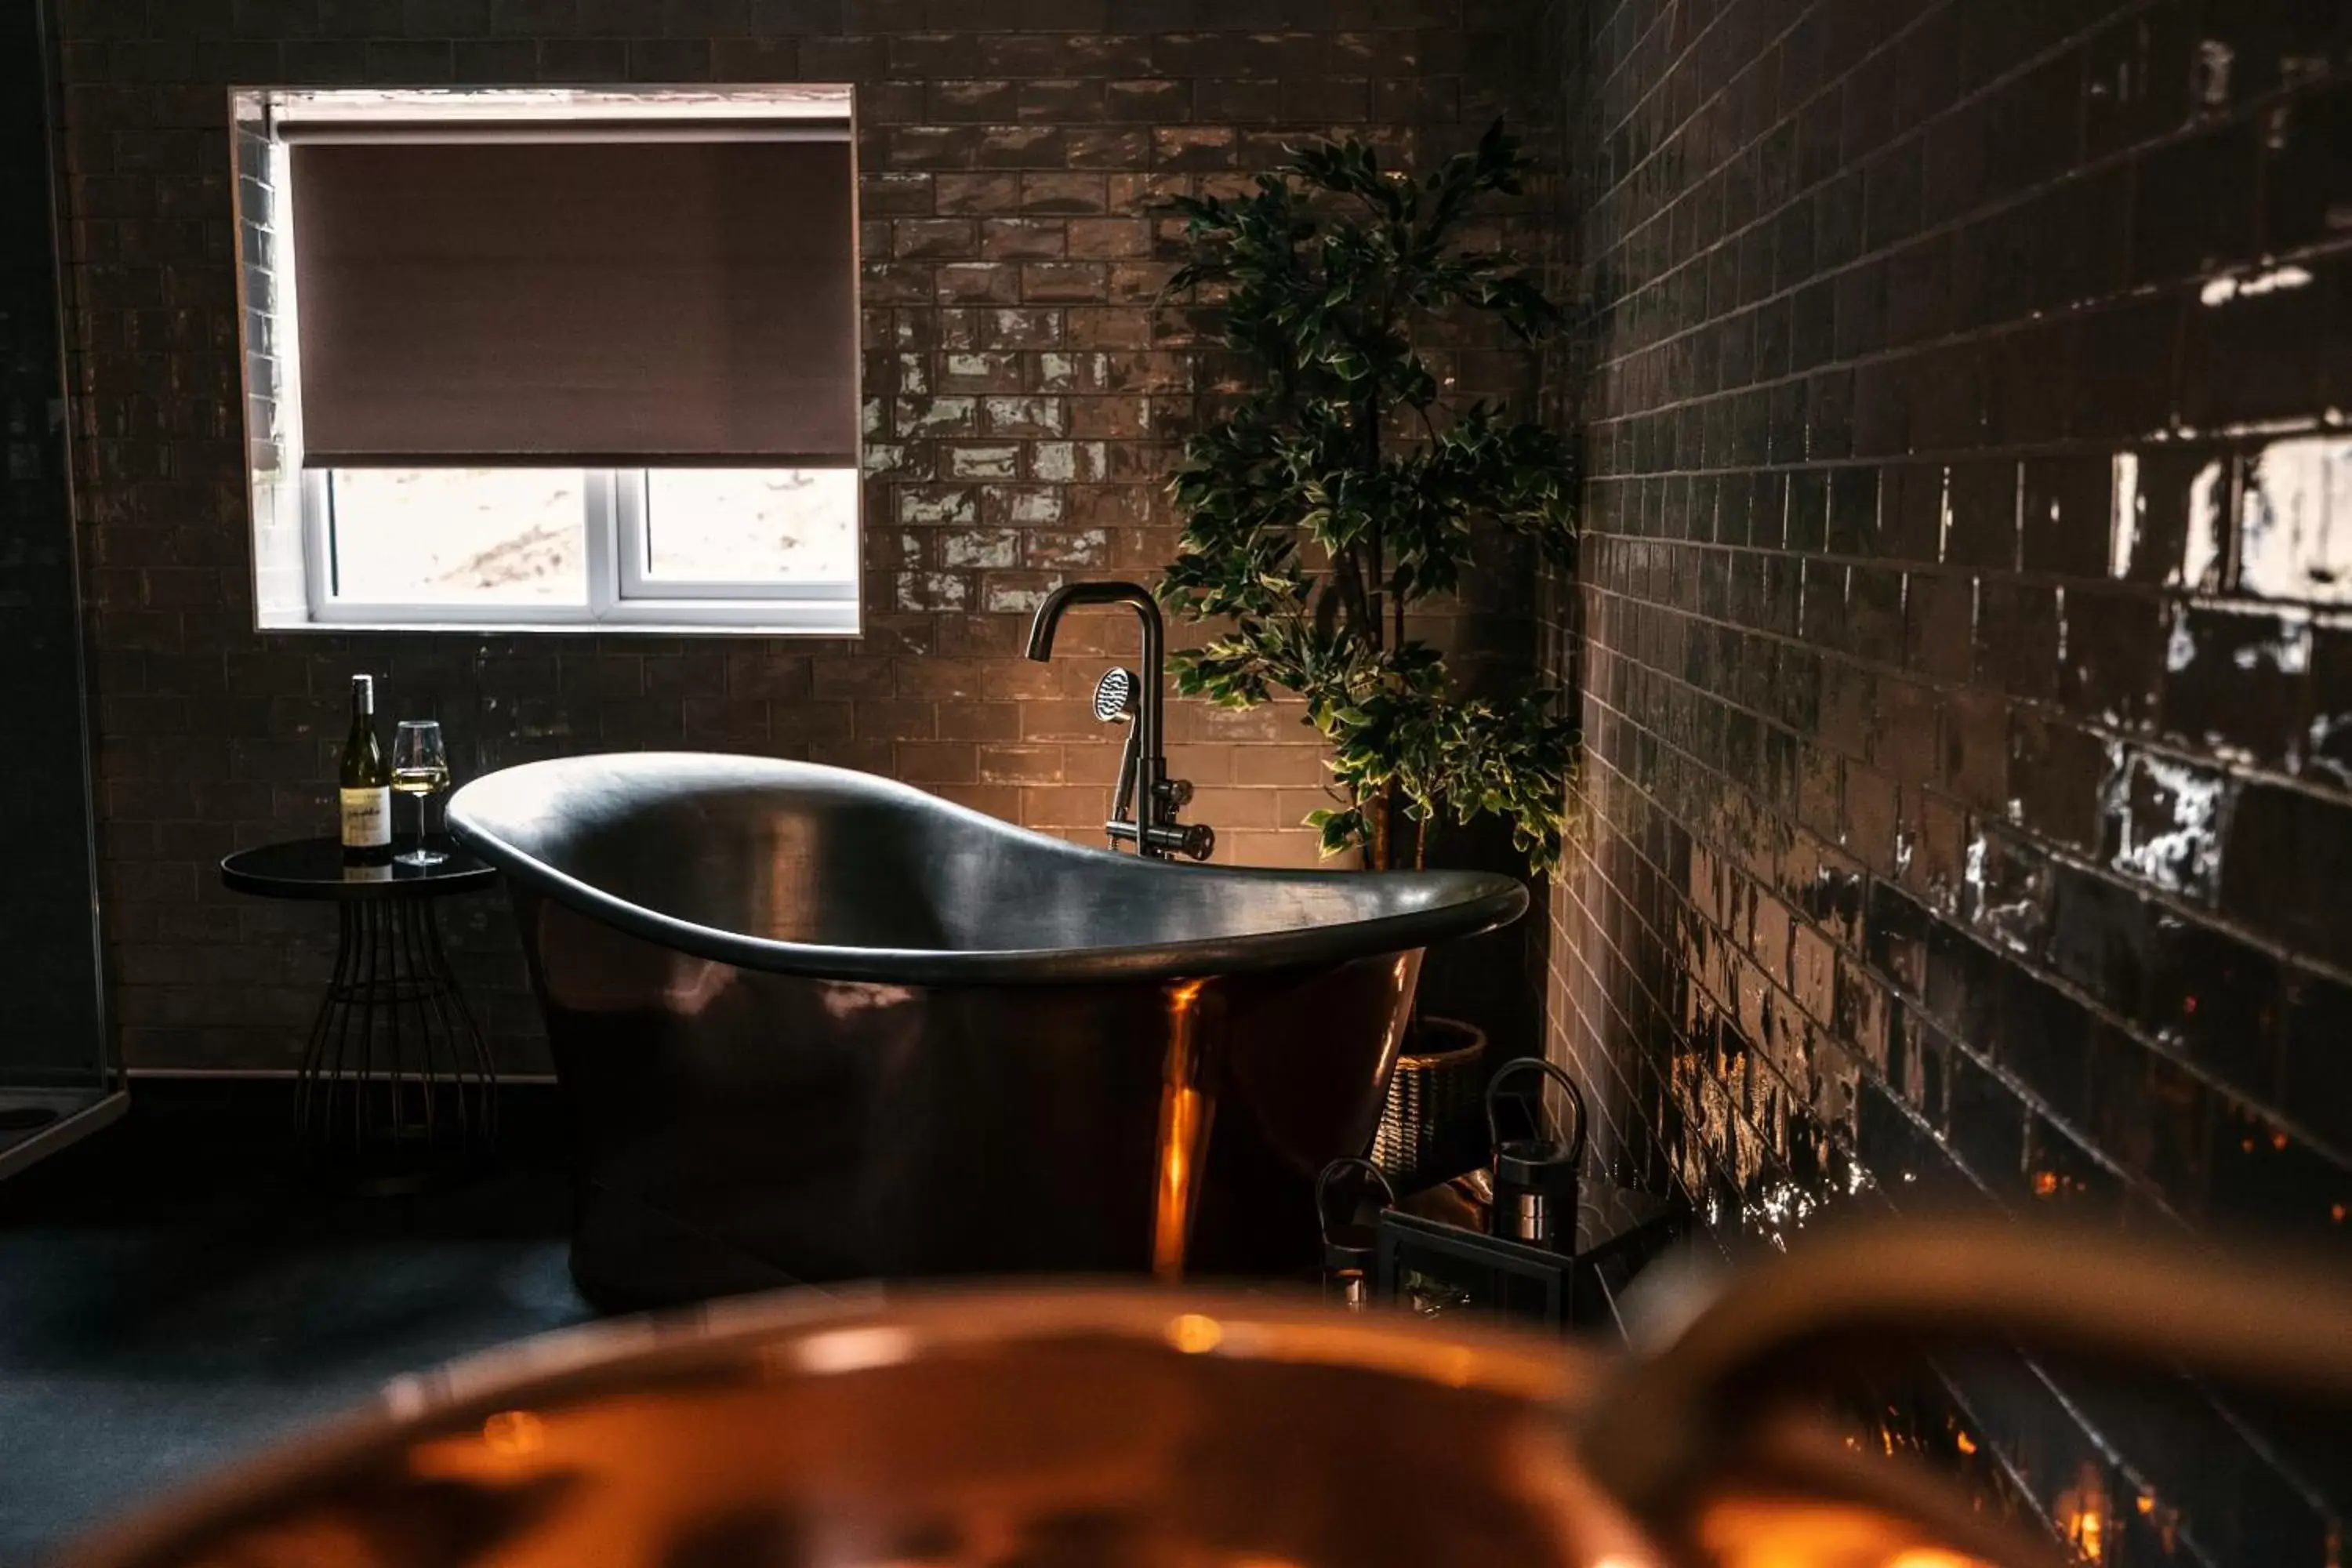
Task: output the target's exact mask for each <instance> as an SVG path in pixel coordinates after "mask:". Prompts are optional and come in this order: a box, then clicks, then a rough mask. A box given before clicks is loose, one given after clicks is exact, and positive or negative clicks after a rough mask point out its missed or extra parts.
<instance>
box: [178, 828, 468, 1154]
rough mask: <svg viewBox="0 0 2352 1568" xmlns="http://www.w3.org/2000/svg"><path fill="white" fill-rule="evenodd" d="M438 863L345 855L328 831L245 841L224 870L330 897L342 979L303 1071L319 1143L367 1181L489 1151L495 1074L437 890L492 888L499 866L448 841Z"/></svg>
mask: <svg viewBox="0 0 2352 1568" xmlns="http://www.w3.org/2000/svg"><path fill="white" fill-rule="evenodd" d="M433 847H435V848H436V849H438V850H440V851H441V852H442V854H444V855H445V856H446V857H447V858H446V859H444V860H442V861H441V862H440V863H439V864H437V865H434V866H404V865H401V864H399V863H397V862H394V863H393V864H391V865H386V866H347V865H345V864H344V863H343V850H342V846H341V844H340V843H339V842H337V841H336V840H335V839H332V838H302V839H297V840H295V841H294V842H292V843H288V844H270V845H265V846H263V847H260V848H257V849H240V850H238V851H237V852H236V854H234V855H231V856H229V857H228V858H226V859H224V860H223V861H222V862H221V868H220V869H221V881H222V883H223V884H224V885H226V887H228V888H229V889H232V890H234V891H236V892H240V893H251V894H253V895H255V896H256V897H258V898H265V899H303V900H331V901H332V902H333V903H334V905H335V908H336V914H337V917H338V919H339V921H340V924H341V941H340V942H339V943H338V945H337V947H336V950H335V973H334V977H333V978H332V979H331V980H330V981H329V982H328V983H327V994H326V997H325V999H324V1000H323V1001H321V1002H320V1005H319V1013H318V1017H317V1018H316V1020H314V1021H313V1022H312V1024H311V1026H310V1044H309V1047H308V1048H307V1049H306V1050H305V1051H304V1052H303V1056H302V1068H301V1071H300V1073H299V1075H298V1076H297V1079H296V1083H295V1100H294V1104H295V1110H294V1115H295V1123H296V1127H297V1129H298V1131H299V1133H300V1135H301V1137H302V1139H303V1141H304V1142H305V1143H306V1144H307V1145H308V1146H309V1147H310V1151H311V1152H313V1153H315V1154H317V1155H319V1156H320V1157H321V1158H323V1159H324V1160H325V1161H327V1162H328V1163H331V1164H332V1165H334V1166H336V1167H338V1168H342V1169H347V1170H349V1171H351V1172H352V1173H353V1174H354V1175H356V1176H358V1177H360V1178H361V1179H362V1180H363V1181H366V1182H369V1183H372V1184H385V1185H399V1184H405V1183H408V1182H411V1181H414V1180H416V1179H419V1178H422V1177H425V1176H427V1175H430V1174H432V1173H436V1172H437V1171H439V1170H443V1169H446V1168H448V1167H450V1166H452V1165H455V1164H457V1163H462V1162H466V1161H470V1160H473V1159H477V1158H479V1157H480V1156H482V1155H485V1154H487V1153H488V1152H489V1149H490V1146H491V1143H492V1142H493V1141H494V1140H495V1138H496V1136H497V1131H498V1074H497V1072H496V1070H495V1068H493V1067H492V1066H491V1063H490V1052H489V1047H488V1045H487V1044H486V1043H485V1042H484V1040H483V1038H482V1030H481V1026H480V1025H478V1024H477V1023H476V1022H475V1021H474V1014H473V1010H472V1009H471V1008H469V1007H468V1006H467V1005H466V997H465V994H464V993H463V992H461V991H460V990H459V989H458V988H457V976H456V974H454V973H451V971H450V968H449V959H448V955H447V954H446V952H443V951H442V947H441V927H440V924H439V922H438V921H436V919H435V918H434V907H435V903H436V900H439V899H442V898H445V897H446V896H448V895H449V894H452V893H474V892H480V891H482V890H484V889H488V888H490V887H492V886H494V885H495V884H496V883H497V881H498V875H499V874H498V870H497V868H494V867H491V866H488V865H485V864H484V863H483V862H481V861H479V860H477V859H475V858H473V857H472V856H470V855H468V854H467V853H465V852H464V851H463V850H461V849H458V848H457V847H456V846H455V845H454V844H452V843H450V842H449V841H448V840H446V839H442V838H436V839H435V840H434V843H433Z"/></svg>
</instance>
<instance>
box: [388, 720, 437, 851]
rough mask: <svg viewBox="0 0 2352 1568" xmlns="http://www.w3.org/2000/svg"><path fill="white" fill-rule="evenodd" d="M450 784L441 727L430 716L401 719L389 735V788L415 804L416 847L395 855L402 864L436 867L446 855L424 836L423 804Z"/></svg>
mask: <svg viewBox="0 0 2352 1568" xmlns="http://www.w3.org/2000/svg"><path fill="white" fill-rule="evenodd" d="M448 787H449V753H448V752H447V751H446V750H445V749H444V747H443V746H442V743H441V726H440V725H439V724H437V723H436V722H435V721H432V720H430V719H403V720H402V721H400V728H399V729H398V730H396V731H394V732H393V737H392V789H393V793H394V795H406V796H408V797H409V798H410V799H411V800H414V801H415V803H416V847H415V848H414V849H410V850H408V851H406V852H404V853H403V854H401V855H400V856H398V857H396V858H397V859H398V860H399V861H400V863H401V864H402V865H404V866H438V865H439V864H441V862H442V861H444V860H446V859H447V858H448V857H447V856H446V855H444V854H442V853H441V852H440V851H439V850H437V849H435V848H433V847H431V846H430V845H429V844H428V843H426V841H425V801H427V800H428V799H430V798H431V797H432V796H434V795H439V794H440V793H441V792H442V791H443V790H445V789H447V788H448Z"/></svg>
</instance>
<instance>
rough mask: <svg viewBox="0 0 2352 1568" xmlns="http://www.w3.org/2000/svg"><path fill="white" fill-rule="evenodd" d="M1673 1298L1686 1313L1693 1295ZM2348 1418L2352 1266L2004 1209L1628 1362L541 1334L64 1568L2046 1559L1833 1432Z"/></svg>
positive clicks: (1812, 1244)
mask: <svg viewBox="0 0 2352 1568" xmlns="http://www.w3.org/2000/svg"><path fill="white" fill-rule="evenodd" d="M1685 1304H1686V1305H1696V1304H1697V1303H1696V1298H1689V1299H1686V1301H1685ZM1971 1345H1974V1346H1977V1347H1986V1346H2001V1347H2011V1348H2022V1349H2027V1350H2030V1351H2031V1352H2033V1353H2035V1354H2036V1355H2037V1356H2038V1355H2041V1354H2043V1353H2050V1354H2054V1355H2059V1356H2063V1357H2067V1358H2071V1359H2072V1360H2074V1362H2075V1363H2079V1364H2083V1365H2085V1366H2096V1367H2103V1368H2105V1369H2106V1370H2108V1371H2110V1372H2120V1373H2126V1374H2127V1375H2130V1376H2132V1377H2135V1378H2137V1379H2140V1380H2142V1381H2146V1380H2148V1379H2154V1378H2171V1377H2175V1376H2178V1375H2180V1374H2182V1373H2186V1374H2189V1375H2190V1376H2193V1377H2196V1378H2198V1379H2200V1380H2202V1381H2203V1382H2205V1383H2207V1384H2210V1385H2213V1386H2217V1387H2229V1388H2237V1389H2242V1390H2247V1391H2268V1392H2269V1393H2271V1394H2284V1395H2287V1396H2289V1397H2291V1398H2292V1399H2293V1400H2294V1401H2295V1402H2296V1403H2297V1404H2299V1405H2302V1406H2304V1407H2305V1408H2307V1409H2311V1410H2315V1411H2324V1412H2326V1413H2329V1415H2330V1418H2334V1415H2335V1413H2340V1412H2342V1411H2345V1410H2352V1275H2347V1274H2346V1273H2345V1272H2344V1271H2343V1270H2342V1269H2341V1268H2337V1267H2336V1266H2334V1264H2333V1263H2332V1262H2330V1261H2328V1260H2322V1259H2314V1258H2309V1257H2307V1256H2300V1255H2293V1254H2275V1255H2272V1256H2269V1257H2266V1258H2265V1257H2259V1256H2256V1255H2254V1254H2252V1253H2237V1254H2233V1255H2223V1254H2221V1253H2219V1252H2216V1251H2214V1250H2213V1249H2211V1248H2210V1247H2206V1246H2204V1245H2202V1244H2188V1243H2171V1244H2165V1243H2159V1242H2152V1241H2148V1240H2146V1239H2139V1238H2132V1237H2118V1236H2115V1235H2113V1234H2103V1233H2100V1232H2095V1231H2077V1232H2067V1231H2063V1230H2051V1229H2047V1228H2042V1227H2032V1226H2020V1225H2016V1224H2014V1223H2012V1222H2010V1221H2008V1220H2005V1219H2000V1218H1988V1219H1978V1220H1969V1221H1952V1222H1942V1223H1917V1222H1905V1221H1889V1222H1886V1223H1885V1224H1880V1225H1874V1226H1854V1227H1853V1228H1852V1229H1850V1230H1849V1231H1847V1232H1846V1233H1845V1234H1844V1235H1843V1236H1842V1237H1817V1238H1814V1239H1811V1240H1809V1241H1807V1242H1806V1244H1805V1245H1803V1246H1802V1247H1799V1248H1797V1249H1796V1250H1795V1252H1793V1253H1792V1254H1791V1255H1790V1256H1789V1257H1786V1258H1775V1259H1773V1260H1771V1261H1769V1262H1766V1263H1763V1264H1761V1265H1760V1266H1758V1267H1754V1268H1749V1269H1748V1270H1747V1271H1746V1272H1745V1273H1744V1274H1743V1275H1742V1276H1741V1277H1740V1278H1739V1279H1738V1280H1737V1281H1736V1282H1735V1283H1734V1284H1732V1285H1731V1286H1730V1287H1729V1288H1728V1289H1725V1290H1724V1291H1722V1292H1721V1293H1720V1294H1718V1295H1716V1296H1715V1297H1714V1298H1713V1299H1712V1300H1709V1301H1706V1303H1705V1304H1704V1305H1700V1306H1698V1307H1697V1310H1696V1312H1695V1314H1694V1315H1692V1316H1690V1317H1688V1318H1687V1320H1686V1321H1685V1322H1684V1323H1683V1326H1682V1328H1681V1330H1680V1331H1679V1332H1678V1333H1676V1334H1675V1335H1674V1336H1673V1337H1672V1339H1671V1340H1670V1341H1669V1342H1666V1343H1664V1344H1663V1345H1662V1346H1659V1347H1657V1348H1655V1349H1654V1350H1652V1351H1651V1352H1649V1353H1648V1354H1646V1355H1644V1356H1642V1357H1638V1358H1629V1357H1619V1358H1602V1357H1600V1356H1598V1355H1594V1354H1591V1353H1590V1352H1582V1351H1579V1350H1577V1349H1574V1348H1571V1347H1568V1346H1564V1345H1562V1344H1560V1343H1559V1342H1556V1341H1552V1340H1548V1339H1534V1338H1519V1337H1515V1336H1511V1335H1507V1334H1503V1333H1499V1332H1480V1331H1475V1330H1471V1329H1466V1328H1464V1327H1461V1326H1459V1325H1458V1324H1457V1323H1456V1321H1454V1320H1451V1319H1447V1320H1442V1321H1438V1322H1435V1323H1430V1322H1424V1321H1421V1320H1418V1319H1414V1318H1411V1317H1407V1316H1403V1315H1401V1314H1400V1315H1382V1314H1367V1315H1362V1316H1355V1315H1349V1314H1346V1313H1342V1312H1339V1311H1336V1310H1331V1309H1329V1308H1325V1307H1320V1306H1317V1305H1312V1304H1306V1303H1291V1302H1287V1301H1281V1300H1269V1299H1266V1298H1262V1297H1255V1296H1247V1297H1244V1296H1230V1297H1218V1296H1210V1295H1200V1296H1192V1295H1185V1294H1180V1293H1177V1292H1174V1291H1153V1290H1146V1289H1035V1288H1032V1289H1024V1290H1019V1291H1006V1290H1000V1291H982V1290H975V1291H968V1292H961V1293H941V1294H927V1295H918V1296H915V1297H911V1298H908V1299H904V1300H898V1299H893V1300H887V1301H886V1300H879V1299H877V1300H872V1301H866V1302H860V1301H857V1300H812V1299H810V1298H807V1297H771V1298H767V1299H765V1300H750V1301H743V1302H738V1303H722V1304H720V1305H718V1306H714V1307H711V1308H708V1309H705V1310H702V1311H701V1312H700V1313H698V1315H697V1316H695V1317H693V1318H690V1319H672V1320H669V1321H654V1320H646V1319H638V1320H634V1321H618V1322H614V1323H608V1324H604V1325H602V1326H599V1327H596V1328H593V1329H589V1330H585V1331H579V1332H576V1333H572V1334H568V1335H560V1336H557V1337H555V1338H552V1339H547V1340H541V1341H535V1342H529V1343H526V1344H523V1345H520V1346H517V1347H515V1348H513V1349H511V1350H509V1351H506V1352H499V1353H498V1354H496V1355H493V1356H490V1357H488V1358H485V1359H483V1360H481V1361H478V1362H474V1363H467V1364H464V1365H460V1366H458V1367H456V1368H453V1369H450V1370H448V1371H446V1372H442V1373H434V1374H432V1375H430V1376H428V1377H425V1378H420V1379H411V1380H407V1381H405V1382H403V1383H401V1384H395V1385H394V1387H393V1388H392V1389H390V1390H389V1391H388V1392H387V1394H386V1396H385V1399H384V1401H383V1405H382V1407H380V1408H379V1409H378V1410H376V1411H375V1412H373V1414H370V1415H365V1416H362V1418H360V1419H358V1420H357V1421H355V1422H353V1423H352V1424H349V1425H347V1426H344V1427H342V1428H341V1429H340V1430H337V1431H333V1432H330V1433H329V1434H327V1435H326V1436H322V1437H320V1438H319V1439H317V1440H314V1441H313V1442H311V1443H310V1444H308V1445H305V1446H302V1447H298V1448H295V1449H291V1450H288V1451H285V1452H282V1453H280V1454H279V1455H278V1457H276V1458H269V1459H265V1460H263V1461H261V1462H259V1463H257V1464H256V1465H253V1466H251V1467H249V1468H247V1469H246V1470H244V1471H243V1472H241V1473H239V1474H237V1475H235V1476H233V1477H231V1478H229V1479H227V1480H226V1481H224V1482H222V1483H219V1484H217V1485H216V1486H215V1487H214V1488H213V1489H210V1490H209V1491H206V1492H204V1493H200V1494H198V1495H197V1496H195V1497H194V1498H193V1499H192V1500H189V1501H187V1502H184V1503H182V1504H179V1505H176V1506H173V1507H169V1508H167V1509H165V1510H162V1511H160V1512H158V1513H157V1514H155V1515H152V1516H151V1517H150V1518H148V1519H147V1520H145V1521H142V1522H138V1523H134V1524H133V1525H131V1526H130V1527H128V1528H127V1529H125V1530H123V1531H120V1532H118V1533H117V1534H116V1535H114V1536H113V1537H112V1538H110V1539H109V1540H105V1541H101V1542H98V1543H96V1544H95V1545H94V1546H93V1547H91V1548H90V1549H89V1550H87V1551H85V1552H82V1553H81V1554H80V1555H79V1556H77V1557H73V1558H70V1559H68V1562H69V1563H77V1564H79V1565H81V1568H134V1565H135V1568H194V1565H196V1564H212V1565H217V1568H230V1565H235V1568H294V1565H296V1564H300V1565H302V1568H425V1565H427V1564H430V1565H433V1568H457V1565H462V1564H483V1565H488V1564H497V1565H499V1568H554V1565H556V1564H564V1565H567V1568H569V1565H572V1564H596V1565H598V1568H722V1565H723V1568H736V1565H755V1568H759V1565H767V1564H786V1563H793V1564H801V1563H806V1564H866V1563H873V1564H881V1563H899V1564H906V1563H956V1564H981V1563H990V1564H1015V1563H1018V1564H1034V1565H1039V1568H1044V1565H1049V1564H1058V1563H1147V1564H1168V1565H1192V1564H1223V1565H1231V1568H1243V1565H1245V1564H1246V1565H1251V1568H1274V1565H1276V1564H1297V1565H1300V1568H1319V1565H1322V1564H1331V1565H1333V1568H1337V1565H1339V1564H1349V1565H1350V1568H1364V1565H1376V1564H1381V1563H1399V1564H1404V1563H1412V1564H1417V1565H1426V1568H1443V1565H1445V1564H1453V1563H1461V1564H1465V1565H1467V1564H1477V1565H1478V1568H1541V1565H1547V1564H1576V1565H1580V1568H1648V1565H1652V1564H1669V1563H1710V1564H1718V1565H1722V1568H1847V1565H1852V1568H1862V1565H1864V1564H1876V1565H1882V1568H1950V1565H1951V1564H1954V1563H1959V1562H1962V1561H1969V1560H1979V1561H1991V1562H1999V1563H2011V1564H2028V1563H2033V1564H2046V1563H2054V1562H2055V1561H2057V1555H2056V1547H2055V1544H2054V1542H2052V1541H2051V1540H2050V1539H2049V1537H2047V1536H2046V1535H2043V1536H2036V1537H2032V1538H2028V1537H2026V1536H2023V1535H2021V1534H2019V1533H2017V1532H2016V1531H2012V1530H2011V1529H2010V1528H2009V1527H2007V1526H2006V1525H2004V1524H2002V1523H2001V1522H2000V1521H1999V1520H1998V1519H1996V1518H1994V1517H1992V1516H1991V1515H1990V1514H1989V1513H1987V1512H1985V1511H1981V1510H1979V1509H1978V1508H1977V1506H1976V1504H1975V1501H1974V1500H1972V1499H1970V1498H1969V1497H1968V1496H1966V1495H1965V1494H1963V1493H1961V1492H1960V1491H1958V1490H1956V1489H1953V1488H1952V1487H1951V1486H1950V1485H1949V1484H1948V1482H1947V1481H1946V1480H1945V1479H1943V1478H1940V1477H1937V1476H1936V1475H1933V1474H1931V1473H1930V1472H1929V1471H1927V1469H1926V1468H1922V1467H1918V1466H1915V1465H1910V1464H1906V1463H1902V1462H1898V1461H1895V1460H1892V1459H1888V1458H1885V1457H1884V1456H1881V1455H1878V1454H1876V1453H1873V1452H1870V1451H1868V1449H1867V1448H1866V1447H1858V1446H1857V1445H1855V1444H1854V1443H1853V1441H1851V1440H1850V1439H1849V1437H1848V1436H1846V1435H1845V1434H1844V1433H1843V1431H1842V1430H1841V1429H1840V1428H1839V1427H1837V1426H1835V1425H1833V1424H1832V1423H1830V1422H1829V1421H1827V1420H1826V1419H1825V1418H1824V1417H1823V1415H1821V1414H1820V1413H1819V1411H1818V1401H1819V1399H1820V1396H1821V1394H1822V1391H1823V1390H1824V1389H1826V1388H1828V1387H1830V1386H1832V1382H1831V1381H1830V1380H1829V1378H1828V1377H1827V1376H1826V1374H1827V1373H1831V1372H1832V1371H1834V1370H1836V1369H1840V1368H1850V1367H1851V1366H1853V1364H1855V1363H1857V1362H1858V1361H1868V1362H1872V1363H1876V1364H1880V1365H1895V1364H1900V1363H1902V1362H1904V1361H1906V1360H1907V1359H1908V1358H1911V1357H1914V1356H1916V1354H1918V1353H1919V1352H1921V1351H1922V1350H1925V1349H1927V1348H1929V1347H1932V1346H1947V1347H1958V1348H1966V1347H1968V1346H1971Z"/></svg>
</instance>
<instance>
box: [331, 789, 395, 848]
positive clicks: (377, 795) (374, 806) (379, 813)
mask: <svg viewBox="0 0 2352 1568" xmlns="http://www.w3.org/2000/svg"><path fill="white" fill-rule="evenodd" d="M342 795H343V847H345V848H346V849H373V848H377V847H381V846H383V845H386V844H389V843H391V842H392V791H391V790H389V789H386V788H382V787H378V788H375V789H347V790H345V791H343V792H342Z"/></svg>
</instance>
